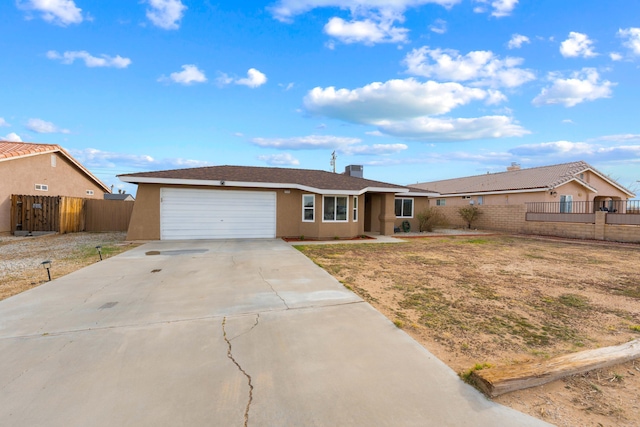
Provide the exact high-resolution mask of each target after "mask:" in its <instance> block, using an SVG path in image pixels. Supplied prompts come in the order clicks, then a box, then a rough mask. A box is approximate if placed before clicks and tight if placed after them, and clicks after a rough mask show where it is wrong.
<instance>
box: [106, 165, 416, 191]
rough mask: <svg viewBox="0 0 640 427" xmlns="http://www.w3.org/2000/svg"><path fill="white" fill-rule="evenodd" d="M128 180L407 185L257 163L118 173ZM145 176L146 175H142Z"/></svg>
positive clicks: (353, 186)
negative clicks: (270, 166)
mask: <svg viewBox="0 0 640 427" xmlns="http://www.w3.org/2000/svg"><path fill="white" fill-rule="evenodd" d="M118 178H120V179H121V180H123V181H126V182H133V183H138V182H150V181H153V180H156V181H165V182H166V180H196V181H225V182H228V183H231V182H239V183H260V184H284V185H286V184H292V185H299V186H304V187H310V188H316V189H320V190H341V191H361V190H364V189H366V188H371V187H374V188H381V189H388V190H391V191H392V190H398V191H399V192H402V191H406V190H407V187H403V186H401V185H395V184H389V183H386V182H380V181H373V180H370V179H365V178H356V177H353V176H349V175H343V174H338V173H331V172H325V171H320V170H313V169H288V168H269V167H255V166H209V167H201V168H191V169H174V170H165V171H156V172H140V173H132V174H125V175H118ZM140 178H142V179H140Z"/></svg>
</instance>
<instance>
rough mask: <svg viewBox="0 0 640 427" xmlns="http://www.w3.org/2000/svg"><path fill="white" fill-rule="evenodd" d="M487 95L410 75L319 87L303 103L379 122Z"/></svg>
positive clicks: (322, 112)
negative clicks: (349, 85)
mask: <svg viewBox="0 0 640 427" xmlns="http://www.w3.org/2000/svg"><path fill="white" fill-rule="evenodd" d="M488 96H489V93H488V92H487V91H484V90H482V89H477V88H469V87H465V86H462V85H461V84H459V83H437V82H433V81H429V82H426V83H420V82H418V81H416V80H414V79H412V78H409V79H405V80H389V81H387V82H384V83H380V82H376V83H371V84H368V85H366V86H364V87H361V88H357V89H353V90H349V89H338V90H336V88H335V87H328V88H321V87H316V88H314V89H312V90H311V91H309V92H308V93H307V95H306V96H305V98H304V101H303V103H304V106H305V108H306V110H307V111H308V112H310V113H311V114H314V115H319V116H326V117H332V118H337V119H340V120H344V121H347V122H353V123H365V124H376V123H377V122H379V121H381V120H404V119H407V118H412V117H420V116H425V115H434V114H444V113H447V112H449V111H451V110H452V109H454V108H456V107H459V106H461V105H465V104H468V103H470V102H472V101H478V100H484V99H486V98H487V97H488Z"/></svg>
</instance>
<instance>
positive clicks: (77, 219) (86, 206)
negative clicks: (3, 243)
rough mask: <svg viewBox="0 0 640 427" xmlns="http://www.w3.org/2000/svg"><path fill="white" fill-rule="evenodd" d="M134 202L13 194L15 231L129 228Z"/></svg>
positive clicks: (12, 226) (70, 231)
mask: <svg viewBox="0 0 640 427" xmlns="http://www.w3.org/2000/svg"><path fill="white" fill-rule="evenodd" d="M132 211H133V202H129V201H124V200H98V199H82V198H78V197H64V196H28V195H15V194H14V195H12V196H11V230H12V231H14V232H15V231H27V232H34V231H57V232H58V233H61V234H64V233H74V232H79V231H127V229H128V227H129V219H130V218H131V212H132Z"/></svg>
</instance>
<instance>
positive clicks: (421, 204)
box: [394, 196, 429, 231]
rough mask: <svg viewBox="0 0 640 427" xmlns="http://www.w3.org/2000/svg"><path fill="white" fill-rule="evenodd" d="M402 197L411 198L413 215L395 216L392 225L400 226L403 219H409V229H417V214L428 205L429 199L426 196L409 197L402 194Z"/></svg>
mask: <svg viewBox="0 0 640 427" xmlns="http://www.w3.org/2000/svg"><path fill="white" fill-rule="evenodd" d="M400 198H403V199H413V216H412V217H411V218H396V219H395V220H394V225H395V226H396V227H400V226H401V225H402V223H403V222H404V221H409V224H410V225H411V231H418V230H419V229H420V224H419V221H418V214H419V213H421V212H422V211H424V210H425V209H427V208H428V207H429V199H428V198H427V197H410V196H406V197H405V196H402V197H400Z"/></svg>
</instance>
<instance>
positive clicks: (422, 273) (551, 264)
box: [298, 236, 640, 427]
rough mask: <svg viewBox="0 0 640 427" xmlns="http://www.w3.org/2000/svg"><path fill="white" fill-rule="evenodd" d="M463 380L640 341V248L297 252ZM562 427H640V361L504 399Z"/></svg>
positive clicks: (555, 244) (509, 244)
mask: <svg viewBox="0 0 640 427" xmlns="http://www.w3.org/2000/svg"><path fill="white" fill-rule="evenodd" d="M298 248H299V249H300V250H301V251H302V252H303V253H304V254H306V255H307V256H309V257H310V258H311V259H313V260H314V261H315V262H316V263H317V264H319V265H320V266H321V267H323V268H325V269H326V270H327V271H328V272H330V273H331V274H333V275H334V276H335V277H336V278H337V279H338V280H340V281H341V282H342V283H343V284H344V285H345V286H346V287H348V288H350V289H352V290H353V291H354V292H356V293H357V294H358V295H360V296H361V297H362V298H363V299H365V300H366V301H368V302H369V303H371V304H372V305H373V306H374V307H376V308H377V309H378V310H379V311H380V312H382V313H383V314H385V315H386V316H387V317H388V318H389V319H391V320H392V321H393V322H394V323H395V324H396V326H398V327H400V328H402V329H404V330H405V331H406V332H407V333H409V334H410V335H411V336H413V337H414V338H415V339H416V340H417V341H419V342H420V343H422V344H423V345H424V346H425V347H426V348H427V349H428V350H429V351H431V352H432V353H433V354H435V355H436V356H437V357H438V358H440V359H441V360H442V361H444V362H445V363H447V364H448V365H449V366H450V367H451V368H453V369H454V370H455V371H457V372H459V373H461V374H463V373H464V372H465V371H467V372H468V370H469V369H471V368H473V367H474V366H475V365H476V364H479V365H480V366H482V365H485V364H486V365H489V366H504V365H509V364H517V363H528V362H532V361H537V360H541V359H545V358H549V357H554V356H558V355H562V354H567V353H572V352H577V351H582V350H586V349H592V348H597V347H605V346H611V345H617V344H621V343H624V342H627V341H630V340H633V339H637V338H640V268H639V267H640V246H638V245H622V244H605V243H595V242H593V243H589V242H574V241H560V240H548V239H537V238H526V237H513V236H475V237H443V238H422V239H411V240H409V241H408V242H407V243H401V244H357V245H319V246H311V245H308V246H301V247H298ZM495 400H496V401H497V402H500V403H502V404H504V405H507V406H510V407H512V408H515V409H517V410H520V411H522V412H525V413H528V414H530V415H532V416H535V417H538V418H540V419H543V420H545V421H547V422H549V423H552V424H555V425H558V426H572V427H585V426H639V425H640V359H639V360H636V361H635V362H629V363H627V364H623V365H618V366H615V367H614V368H611V369H603V370H599V371H593V372H590V373H588V374H584V375H576V376H573V377H569V378H566V379H564V380H559V381H555V382H553V383H549V384H547V385H544V386H540V387H536V388H532V389H528V390H521V391H517V392H513V393H509V394H506V395H503V396H500V397H498V398H496V399H495Z"/></svg>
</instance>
